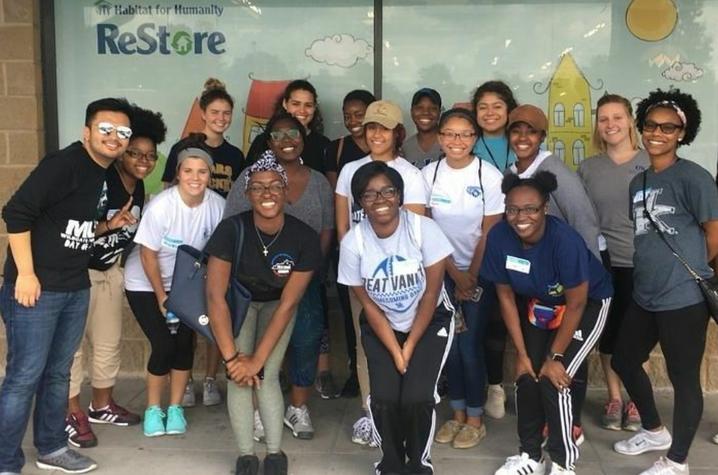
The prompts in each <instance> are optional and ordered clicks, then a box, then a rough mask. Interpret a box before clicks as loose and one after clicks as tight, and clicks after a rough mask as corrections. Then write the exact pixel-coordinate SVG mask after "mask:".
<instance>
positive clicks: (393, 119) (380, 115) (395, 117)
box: [362, 101, 404, 129]
mask: <svg viewBox="0 0 718 475" xmlns="http://www.w3.org/2000/svg"><path fill="white" fill-rule="evenodd" d="M370 122H376V123H377V124H381V125H383V126H384V127H386V128H387V129H394V128H396V126H397V125H398V124H403V123H404V121H403V120H402V117H401V109H400V108H399V106H398V105H396V104H394V103H393V102H391V101H375V102H372V103H371V104H369V107H367V108H366V114H364V121H363V122H362V125H366V124H368V123H370Z"/></svg>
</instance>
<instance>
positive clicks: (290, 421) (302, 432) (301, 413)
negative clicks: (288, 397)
mask: <svg viewBox="0 0 718 475" xmlns="http://www.w3.org/2000/svg"><path fill="white" fill-rule="evenodd" d="M284 425H285V426H287V427H289V429H290V430H291V431H292V435H293V436H294V437H296V438H297V439H303V440H309V439H311V438H313V437H314V427H313V426H312V420H311V419H310V418H309V409H307V406H305V405H302V406H301V407H294V406H292V405H291V404H290V405H289V406H287V412H285V413H284Z"/></svg>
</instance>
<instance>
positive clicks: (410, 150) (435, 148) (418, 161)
mask: <svg viewBox="0 0 718 475" xmlns="http://www.w3.org/2000/svg"><path fill="white" fill-rule="evenodd" d="M401 149H402V151H403V152H404V153H403V157H404V158H406V159H407V160H409V162H411V164H412V165H414V166H415V167H417V168H424V167H425V166H426V165H428V164H430V163H431V162H435V161H437V160H438V159H439V157H440V156H441V153H442V152H441V147H440V146H439V142H438V141H437V142H434V144H433V145H432V146H431V149H430V150H429V151H428V152H425V151H424V150H422V149H421V147H420V146H419V137H418V135H417V134H414V135H412V136H411V137H409V138H408V139H406V140H404V143H403V144H402V145H401Z"/></svg>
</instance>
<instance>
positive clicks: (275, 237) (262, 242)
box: [254, 223, 284, 257]
mask: <svg viewBox="0 0 718 475" xmlns="http://www.w3.org/2000/svg"><path fill="white" fill-rule="evenodd" d="M283 229H284V223H282V227H281V228H279V231H277V234H275V235H274V239H272V240H271V241H270V242H269V244H266V245H265V244H264V239H262V236H261V235H260V234H259V229H257V225H256V224H255V225H254V232H256V233H257V239H259V243H260V244H261V245H262V254H264V257H267V254H269V248H270V247H271V246H272V244H274V241H276V240H277V239H278V238H279V235H280V234H282V230H283Z"/></svg>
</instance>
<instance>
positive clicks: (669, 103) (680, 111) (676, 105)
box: [646, 101, 688, 127]
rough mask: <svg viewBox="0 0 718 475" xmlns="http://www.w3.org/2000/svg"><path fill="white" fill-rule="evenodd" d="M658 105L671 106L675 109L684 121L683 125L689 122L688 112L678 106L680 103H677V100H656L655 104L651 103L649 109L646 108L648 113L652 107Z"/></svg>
mask: <svg viewBox="0 0 718 475" xmlns="http://www.w3.org/2000/svg"><path fill="white" fill-rule="evenodd" d="M656 107H669V108H671V109H673V110H674V111H675V112H676V114H678V118H679V119H681V122H683V127H685V126H686V125H688V122H687V121H686V113H685V112H683V109H681V108H680V107H679V106H678V104H676V103H675V102H673V101H661V102H656V103H655V104H652V105H650V106H649V107H648V109H646V113H648V111H650V110H652V109H655V108H656Z"/></svg>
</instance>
